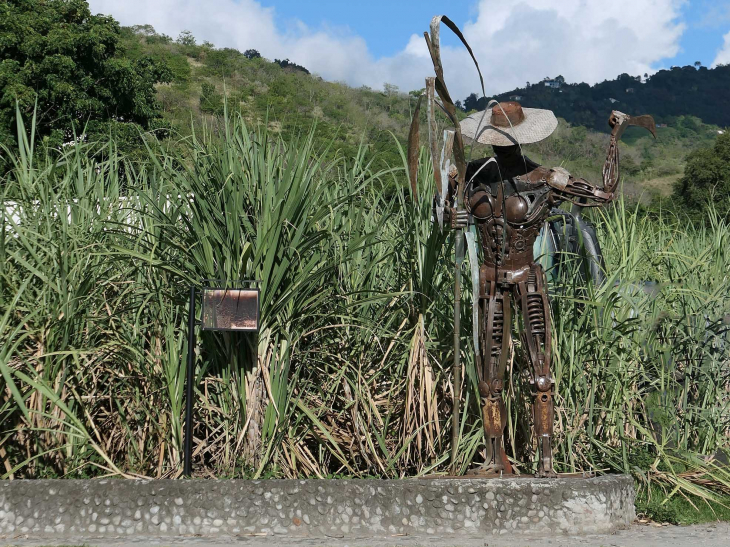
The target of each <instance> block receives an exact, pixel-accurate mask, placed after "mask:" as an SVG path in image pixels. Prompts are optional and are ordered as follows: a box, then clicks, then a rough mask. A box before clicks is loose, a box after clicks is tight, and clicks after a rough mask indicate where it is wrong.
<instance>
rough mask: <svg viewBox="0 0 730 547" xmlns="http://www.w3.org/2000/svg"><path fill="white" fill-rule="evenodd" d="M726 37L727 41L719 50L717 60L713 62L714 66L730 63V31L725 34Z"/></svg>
mask: <svg viewBox="0 0 730 547" xmlns="http://www.w3.org/2000/svg"><path fill="white" fill-rule="evenodd" d="M724 39H725V43H724V44H723V46H722V48H721V49H720V51H718V52H717V57H715V60H714V61H713V62H712V66H713V67H716V66H717V65H727V64H730V32H728V33H727V34H726V35H725V36H724Z"/></svg>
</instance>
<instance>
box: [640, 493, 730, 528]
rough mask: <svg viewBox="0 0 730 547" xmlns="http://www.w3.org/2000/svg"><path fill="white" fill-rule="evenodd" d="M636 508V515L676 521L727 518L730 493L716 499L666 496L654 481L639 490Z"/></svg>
mask: <svg viewBox="0 0 730 547" xmlns="http://www.w3.org/2000/svg"><path fill="white" fill-rule="evenodd" d="M636 512H637V514H638V515H639V517H644V518H649V519H651V520H653V521H655V522H661V523H665V522H666V523H669V524H676V525H689V524H701V523H705V522H715V521H718V520H722V521H730V496H720V497H719V498H718V499H717V501H711V500H704V499H702V498H698V497H696V496H681V495H675V496H672V497H671V498H669V499H667V492H665V491H664V490H662V489H661V487H659V485H656V486H653V487H651V488H650V489H648V490H640V491H639V494H638V496H637V498H636Z"/></svg>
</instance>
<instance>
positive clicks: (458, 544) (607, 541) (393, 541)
mask: <svg viewBox="0 0 730 547" xmlns="http://www.w3.org/2000/svg"><path fill="white" fill-rule="evenodd" d="M0 545H13V546H19V547H36V546H40V545H85V546H89V547H146V546H151V547H153V546H154V547H156V546H159V547H166V546H170V547H224V546H225V547H228V546H237V545H240V546H241V547H345V546H347V547H390V546H398V547H400V546H403V547H548V546H549V547H577V546H590V547H730V523H717V524H716V523H712V524H703V525H697V526H661V527H657V526H644V525H634V526H632V527H631V528H630V529H628V530H622V531H620V532H618V533H616V534H613V535H600V536H586V537H580V538H578V537H576V538H550V539H540V538H538V539H529V538H524V537H504V536H502V537H497V538H493V537H487V538H485V539H470V540H458V541H454V540H451V539H449V538H448V537H429V538H422V537H421V538H411V537H388V538H382V539H372V538H367V539H362V540H343V539H337V538H332V539H328V540H322V539H316V540H315V539H284V538H281V537H250V536H249V537H246V536H239V537H231V538H215V539H209V538H195V537H190V538H177V539H160V538H153V537H141V536H140V537H134V536H133V537H125V538H119V539H118V540H115V539H109V538H107V539H102V540H94V539H93V538H90V537H84V538H64V539H59V540H57V541H55V540H53V539H45V540H42V541H32V540H29V539H23V538H14V539H12V540H9V539H0Z"/></svg>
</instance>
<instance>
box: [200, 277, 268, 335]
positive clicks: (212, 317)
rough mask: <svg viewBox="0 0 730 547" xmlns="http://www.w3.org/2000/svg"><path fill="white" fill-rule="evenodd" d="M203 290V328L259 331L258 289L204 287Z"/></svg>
mask: <svg viewBox="0 0 730 547" xmlns="http://www.w3.org/2000/svg"><path fill="white" fill-rule="evenodd" d="M202 292H203V320H202V328H203V330H233V331H244V332H255V331H258V329H259V290H258V289H214V288H204V289H202Z"/></svg>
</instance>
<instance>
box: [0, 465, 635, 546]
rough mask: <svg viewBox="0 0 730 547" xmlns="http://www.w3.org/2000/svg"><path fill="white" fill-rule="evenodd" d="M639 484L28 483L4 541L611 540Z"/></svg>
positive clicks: (5, 524)
mask: <svg viewBox="0 0 730 547" xmlns="http://www.w3.org/2000/svg"><path fill="white" fill-rule="evenodd" d="M634 518H635V514H634V486H633V480H632V479H631V478H630V477H627V476H624V475H612V476H604V477H598V478H592V479H580V478H561V479H531V478H530V479H528V478H520V479H514V478H509V479H507V478H505V479H489V480H484V479H404V480H301V481H299V480H261V481H248V480H220V481H214V480H151V481H146V480H144V481H141V480H137V481H132V480H123V479H108V480H37V481H30V480H20V481H3V482H2V483H0V537H12V536H17V535H28V536H30V537H43V536H53V537H55V538H59V537H63V536H74V537H78V536H85V535H88V536H90V537H104V536H114V537H117V536H125V535H156V536H157V535H159V536H179V535H192V534H201V535H203V536H235V535H247V534H271V535H279V534H280V535H289V536H301V537H345V538H346V537H358V538H362V537H379V536H389V535H393V534H408V535H411V536H427V535H431V534H435V535H449V536H454V537H459V536H462V537H465V536H483V535H489V534H504V533H513V534H514V533H518V534H528V535H530V534H531V535H534V534H571V535H578V534H588V533H607V532H612V531H614V530H616V529H619V528H623V527H626V526H628V525H630V524H631V522H632V521H633V520H634Z"/></svg>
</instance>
